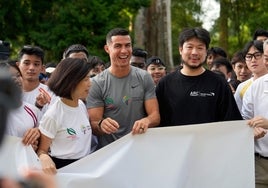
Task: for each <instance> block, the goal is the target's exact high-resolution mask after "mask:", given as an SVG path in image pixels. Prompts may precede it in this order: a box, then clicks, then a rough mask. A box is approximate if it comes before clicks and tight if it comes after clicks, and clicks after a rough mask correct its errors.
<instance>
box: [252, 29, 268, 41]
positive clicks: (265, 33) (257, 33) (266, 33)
mask: <svg viewBox="0 0 268 188" xmlns="http://www.w3.org/2000/svg"><path fill="white" fill-rule="evenodd" d="M259 36H265V37H268V31H267V30H265V29H262V28H259V29H256V30H255V32H254V34H253V40H256V39H257V37H259Z"/></svg>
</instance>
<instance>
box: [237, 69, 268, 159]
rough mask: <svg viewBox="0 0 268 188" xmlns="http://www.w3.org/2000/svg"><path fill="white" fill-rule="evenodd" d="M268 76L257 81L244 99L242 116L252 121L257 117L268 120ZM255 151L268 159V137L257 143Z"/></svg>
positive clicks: (258, 140)
mask: <svg viewBox="0 0 268 188" xmlns="http://www.w3.org/2000/svg"><path fill="white" fill-rule="evenodd" d="M267 108H268V74H266V75H264V76H262V77H260V78H258V79H257V80H255V81H254V82H253V83H252V85H251V86H250V87H249V88H248V90H247V92H246V93H245V95H244V98H243V106H242V116H243V118H244V119H251V118H253V117H255V116H262V117H264V118H268V110H267ZM255 151H256V152H257V153H259V154H261V155H263V156H266V157H268V135H267V134H266V135H265V136H264V137H263V138H260V139H257V140H256V141H255Z"/></svg>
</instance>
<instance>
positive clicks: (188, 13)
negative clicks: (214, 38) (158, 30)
mask: <svg viewBox="0 0 268 188" xmlns="http://www.w3.org/2000/svg"><path fill="white" fill-rule="evenodd" d="M198 2H199V1H198V0H173V1H171V13H172V14H171V19H172V24H171V25H172V28H171V31H172V38H173V39H172V49H173V59H174V64H175V65H177V64H179V63H180V55H179V52H178V35H179V33H180V31H181V30H182V29H183V28H186V27H197V26H201V25H202V22H201V21H200V20H198V15H199V14H200V11H201V6H200V3H198Z"/></svg>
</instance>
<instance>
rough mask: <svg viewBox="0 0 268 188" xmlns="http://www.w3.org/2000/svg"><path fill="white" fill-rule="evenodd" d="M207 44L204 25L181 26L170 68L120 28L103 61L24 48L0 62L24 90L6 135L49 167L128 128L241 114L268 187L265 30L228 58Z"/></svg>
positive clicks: (75, 49)
mask: <svg viewBox="0 0 268 188" xmlns="http://www.w3.org/2000/svg"><path fill="white" fill-rule="evenodd" d="M210 42H211V38H210V33H209V32H208V31H207V30H205V29H203V28H198V27H196V28H187V29H184V30H183V31H181V32H180V34H179V46H178V49H179V53H180V55H181V64H180V66H179V67H178V68H177V69H176V70H175V71H170V72H168V70H167V65H166V63H165V62H164V61H163V60H162V59H161V58H160V57H158V56H151V57H147V56H148V52H147V51H146V50H143V49H141V48H137V47H135V48H133V47H132V39H131V37H130V33H129V31H128V30H126V29H123V28H114V29H112V30H110V31H109V32H108V34H107V36H106V44H105V46H104V49H105V51H106V52H107V54H108V55H109V59H110V61H109V65H107V63H105V62H104V61H102V60H101V59H100V58H99V57H97V56H94V55H91V54H90V53H89V52H88V50H87V48H86V47H85V46H83V45H81V44H73V45H70V46H69V47H68V48H66V50H65V51H64V53H63V57H62V60H60V62H59V63H50V64H45V63H44V51H43V50H42V49H41V48H40V47H37V46H24V47H22V49H21V50H20V52H19V55H18V59H17V60H16V61H14V60H13V61H12V60H9V59H8V60H5V61H2V62H1V64H0V68H1V69H5V70H6V71H8V72H10V75H11V76H12V78H13V80H14V82H15V83H17V86H18V87H19V88H20V89H21V91H22V98H20V99H18V100H19V101H20V102H19V104H20V105H19V108H17V109H13V110H11V111H10V113H9V114H8V119H7V129H6V134H8V135H12V136H18V137H21V138H22V142H23V143H24V144H25V145H31V146H32V147H33V149H34V150H35V151H36V154H37V155H38V157H39V158H40V161H41V165H42V168H43V171H44V172H45V173H47V174H56V173H57V169H59V168H61V167H64V166H66V165H68V164H70V163H72V162H74V161H77V160H79V159H81V158H83V157H85V156H87V155H90V154H91V153H92V152H94V151H96V150H98V149H100V148H102V147H105V146H106V145H108V144H110V143H112V142H114V141H115V140H117V139H120V138H121V137H123V136H124V135H126V134H128V133H132V134H133V135H135V134H144V133H146V131H147V130H148V128H153V127H165V126H179V125H189V124H199V123H209V122H218V121H230V120H243V119H245V120H248V124H249V126H251V127H253V128H254V136H255V139H256V140H255V170H256V187H257V188H262V187H267V185H268V176H267V174H268V140H267V139H268V138H267V136H265V135H266V132H267V129H268V113H267V110H266V106H267V105H268V102H266V101H267V96H266V95H267V94H268V86H266V85H267V81H268V76H267V73H268V69H267V68H268V31H266V30H263V29H259V30H256V32H255V33H254V36H253V38H252V40H251V41H249V42H248V43H246V44H245V46H244V48H243V49H240V50H238V51H237V52H236V53H235V54H234V55H233V56H232V57H231V58H229V57H228V53H227V52H226V51H225V50H224V49H222V48H221V47H211V48H210V47H209V46H210Z"/></svg>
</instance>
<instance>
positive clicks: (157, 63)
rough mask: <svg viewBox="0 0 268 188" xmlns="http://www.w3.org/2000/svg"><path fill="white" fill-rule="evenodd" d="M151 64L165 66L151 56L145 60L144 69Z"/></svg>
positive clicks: (155, 57)
mask: <svg viewBox="0 0 268 188" xmlns="http://www.w3.org/2000/svg"><path fill="white" fill-rule="evenodd" d="M151 64H156V65H162V66H164V67H165V66H166V65H165V63H164V62H163V61H162V60H161V59H160V58H159V57H157V56H152V57H150V58H149V59H147V60H146V67H148V66H149V65H151Z"/></svg>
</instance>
